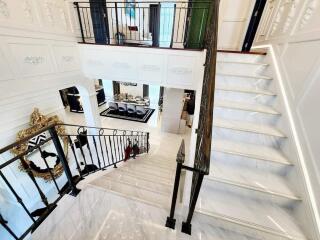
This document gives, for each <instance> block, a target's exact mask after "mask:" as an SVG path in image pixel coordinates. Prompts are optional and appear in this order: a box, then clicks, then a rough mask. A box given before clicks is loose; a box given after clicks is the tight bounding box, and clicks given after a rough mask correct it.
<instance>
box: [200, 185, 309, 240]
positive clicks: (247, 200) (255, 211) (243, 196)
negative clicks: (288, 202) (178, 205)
mask: <svg viewBox="0 0 320 240" xmlns="http://www.w3.org/2000/svg"><path fill="white" fill-rule="evenodd" d="M197 211H199V212H202V213H204V214H206V213H207V214H209V215H212V216H215V217H216V218H220V219H223V220H224V221H227V222H228V221H229V222H236V223H237V224H238V225H247V226H249V227H251V228H253V229H257V230H260V231H262V232H263V231H265V232H268V233H272V234H274V235H275V237H276V236H282V237H283V239H286V238H287V239H299V240H300V239H301V240H302V239H307V238H306V237H305V235H304V233H303V232H302V230H301V227H300V226H299V224H298V222H297V221H296V220H295V217H294V213H293V211H292V210H290V209H287V208H284V207H280V206H279V205H278V204H276V202H274V203H273V202H270V201H265V199H264V198H257V197H256V196H255V195H248V194H247V193H245V192H243V191H235V188H225V187H222V186H219V185H214V184H213V185H210V184H208V185H207V186H205V188H203V189H202V191H201V192H200V196H199V199H198V203H197ZM268 239H272V238H268ZM275 239H279V238H275ZM280 239H281V238H280Z"/></svg>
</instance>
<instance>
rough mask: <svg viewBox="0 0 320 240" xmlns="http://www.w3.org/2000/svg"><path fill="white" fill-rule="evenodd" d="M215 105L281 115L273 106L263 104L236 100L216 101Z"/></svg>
mask: <svg viewBox="0 0 320 240" xmlns="http://www.w3.org/2000/svg"><path fill="white" fill-rule="evenodd" d="M215 107H219V108H229V109H236V110H242V111H248V112H257V113H264V114H271V115H280V113H279V112H278V111H276V110H275V109H273V108H272V107H269V106H266V105H262V104H247V103H241V102H235V101H221V100H218V101H215Z"/></svg>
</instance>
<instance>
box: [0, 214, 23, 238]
mask: <svg viewBox="0 0 320 240" xmlns="http://www.w3.org/2000/svg"><path fill="white" fill-rule="evenodd" d="M0 225H2V227H3V228H4V229H5V230H7V232H8V233H9V234H10V235H11V236H12V237H13V238H14V239H16V240H18V239H19V238H18V237H17V235H16V234H15V233H14V232H13V231H12V230H11V228H10V227H9V226H8V221H6V220H5V219H4V218H3V217H2V215H1V213H0Z"/></svg>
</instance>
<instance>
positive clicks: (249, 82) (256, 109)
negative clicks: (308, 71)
mask: <svg viewBox="0 0 320 240" xmlns="http://www.w3.org/2000/svg"><path fill="white" fill-rule="evenodd" d="M269 67H270V66H269V64H268V63H265V56H263V55H252V54H235V53H219V54H218V62H217V79H216V94H215V110H214V120H213V138H212V155H211V169H210V174H209V176H207V177H206V178H205V181H204V184H203V187H202V189H201V192H200V197H199V200H198V204H197V210H196V211H197V212H198V213H201V214H204V215H207V216H209V217H211V218H214V219H215V221H216V222H218V223H217V225H221V226H223V228H225V229H234V231H237V232H240V233H247V234H248V235H249V236H253V237H256V238H258V239H296V240H298V239H299V240H302V239H308V237H307V234H306V232H305V231H304V229H303V227H302V224H301V223H302V222H301V221H302V220H301V219H299V218H298V217H297V213H296V212H297V211H298V209H300V208H301V204H302V199H301V197H300V196H299V193H298V192H297V191H296V190H295V189H296V188H295V187H294V186H292V182H291V181H290V180H289V179H288V177H287V176H288V175H289V174H290V172H291V171H295V166H294V163H293V161H291V159H290V158H289V157H288V156H287V155H286V153H285V152H284V151H283V146H284V145H286V146H287V145H288V137H287V136H286V134H285V133H284V132H283V131H282V129H279V125H280V124H278V123H279V122H280V121H285V120H284V119H283V116H282V113H281V111H280V110H279V107H278V105H279V104H278V101H280V100H279V98H278V97H277V94H276V91H275V89H276V88H275V86H274V82H273V81H276V79H273V78H272V77H271V76H269V75H268V73H269V71H268V68H269ZM291 147H292V146H291Z"/></svg>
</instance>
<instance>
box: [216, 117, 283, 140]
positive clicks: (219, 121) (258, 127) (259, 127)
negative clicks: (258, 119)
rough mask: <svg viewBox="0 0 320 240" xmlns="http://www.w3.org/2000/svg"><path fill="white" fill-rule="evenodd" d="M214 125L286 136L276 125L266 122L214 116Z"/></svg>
mask: <svg viewBox="0 0 320 240" xmlns="http://www.w3.org/2000/svg"><path fill="white" fill-rule="evenodd" d="M213 126H214V127H221V128H228V129H234V130H239V131H246V132H253V133H259V134H265V135H269V136H275V137H282V138H284V137H286V136H285V135H284V134H283V133H282V132H280V131H279V130H278V129H276V128H275V127H273V126H269V125H266V124H257V123H251V122H244V121H235V120H229V119H223V118H214V119H213Z"/></svg>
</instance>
